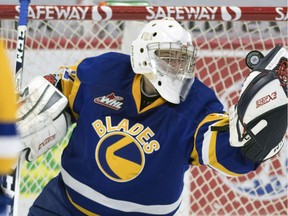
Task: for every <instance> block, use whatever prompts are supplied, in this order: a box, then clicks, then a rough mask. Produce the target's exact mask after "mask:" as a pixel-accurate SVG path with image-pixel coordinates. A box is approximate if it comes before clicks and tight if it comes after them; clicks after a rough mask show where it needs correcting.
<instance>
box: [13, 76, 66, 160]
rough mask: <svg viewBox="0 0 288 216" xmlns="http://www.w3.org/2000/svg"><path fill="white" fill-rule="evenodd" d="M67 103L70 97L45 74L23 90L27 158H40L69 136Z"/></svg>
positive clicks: (22, 133)
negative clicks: (67, 134)
mask: <svg viewBox="0 0 288 216" xmlns="http://www.w3.org/2000/svg"><path fill="white" fill-rule="evenodd" d="M67 104H68V100H67V98H66V97H65V96H64V95H63V94H62V93H61V92H60V91H59V90H58V89H56V88H55V87H54V86H53V85H52V84H51V83H50V82H48V81H47V80H46V79H45V78H43V77H36V78H34V79H33V80H32V81H31V82H30V83H29V85H28V86H27V87H26V88H25V89H24V90H23V92H22V93H21V95H20V102H19V108H18V115H17V117H18V129H19V132H20V136H21V141H22V143H23V145H24V146H25V147H24V151H26V152H25V157H26V160H28V161H33V160H36V159H37V158H38V157H39V156H40V155H42V154H43V153H45V152H46V151H47V150H49V149H50V148H51V147H52V146H53V145H55V144H56V143H58V142H59V141H60V140H61V139H62V138H63V137H64V136H65V135H66V132H67V130H68V127H69V125H70V117H69V115H67V114H65V112H64V110H65V108H66V106H67Z"/></svg>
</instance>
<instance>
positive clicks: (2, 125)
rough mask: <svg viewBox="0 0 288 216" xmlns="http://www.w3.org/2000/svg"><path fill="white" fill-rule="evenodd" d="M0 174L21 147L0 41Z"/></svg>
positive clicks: (11, 86)
mask: <svg viewBox="0 0 288 216" xmlns="http://www.w3.org/2000/svg"><path fill="white" fill-rule="evenodd" d="M0 72H1V79H0V101H1V102H0V175H3V174H7V173H9V172H10V170H11V168H12V167H13V165H14V164H15V163H16V162H17V159H18V153H19V151H20V149H21V144H20V139H19V137H18V134H17V130H16V94H15V89H14V83H13V79H12V72H11V70H10V68H9V63H8V59H7V56H6V54H5V50H4V48H3V44H2V42H1V41H0Z"/></svg>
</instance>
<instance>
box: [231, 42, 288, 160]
mask: <svg viewBox="0 0 288 216" xmlns="http://www.w3.org/2000/svg"><path fill="white" fill-rule="evenodd" d="M248 56H249V54H248V55H247V57H248ZM254 58H257V56H256V57H255V56H254ZM287 58H288V53H287V51H286V50H285V48H283V47H281V46H276V47H275V48H274V49H273V50H272V51H271V52H270V53H268V54H267V55H266V56H265V57H264V56H263V55H262V59H256V60H257V61H255V62H257V64H255V65H254V66H253V71H252V72H251V73H250V74H249V76H248V77H247V78H246V80H245V81H244V83H243V87H242V90H241V93H240V98H239V101H238V104H236V105H234V106H232V107H231V108H230V109H229V118H230V123H229V125H230V144H231V146H234V147H241V150H242V153H243V155H244V156H245V157H246V158H248V159H249V160H251V161H254V162H262V161H265V160H267V159H269V158H271V157H273V156H274V155H276V154H277V153H278V152H279V151H280V149H281V148H282V147H283V145H284V139H283V137H284V135H285V132H286V129H287V73H288V68H287V64H288V62H287ZM254 60H255V59H254ZM250 68H251V65H250Z"/></svg>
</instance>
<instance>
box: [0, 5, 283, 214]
mask: <svg viewBox="0 0 288 216" xmlns="http://www.w3.org/2000/svg"><path fill="white" fill-rule="evenodd" d="M0 9H1V11H2V12H1V14H0V17H1V21H0V25H1V26H0V37H1V38H4V40H5V41H6V42H7V43H6V44H7V48H8V51H9V55H10V59H11V66H12V67H14V62H15V57H16V40H17V30H16V29H17V16H18V11H19V7H17V6H12V5H2V6H0ZM165 16H173V17H175V18H176V19H177V20H179V21H181V24H182V25H183V26H185V27H186V28H187V29H189V31H190V32H191V33H192V35H193V39H194V43H195V45H196V46H197V48H198V60H197V65H196V68H197V75H196V76H197V77H199V79H200V80H202V81H203V82H204V83H205V84H207V85H208V86H209V87H211V88H212V89H214V90H215V91H216V93H217V95H218V96H219V98H220V100H221V101H222V102H223V104H224V106H225V107H226V109H228V107H229V106H230V105H231V104H233V103H235V102H236V101H237V98H238V96H239V90H240V88H241V84H242V81H243V79H244V78H245V77H246V76H247V74H248V73H249V69H248V67H247V66H246V65H245V56H246V55H247V53H248V52H250V51H251V50H260V51H261V52H262V53H263V54H266V53H267V52H268V51H269V50H271V49H272V48H273V47H274V46H275V45H277V44H282V45H284V46H285V47H286V48H287V46H288V41H287V40H288V39H287V33H288V32H287V8H282V7H258V8H252V7H251V8H250V7H224V6H223V7H192V6H186V7H185V6H181V7H165V6H163V7H161V6H154V7H153V6H147V7H145V6H143V7H142V6H139V7H129V6H127V7H121V6H105V5H102V6H99V5H98V6H80V5H77V6H30V8H29V23H28V35H27V42H26V48H25V49H26V50H25V63H24V78H23V83H24V85H25V84H27V83H28V81H29V80H31V79H32V78H33V77H35V76H38V75H44V74H49V73H55V72H57V68H58V67H59V66H62V65H71V64H74V63H75V62H77V61H78V60H81V59H83V58H85V57H88V56H92V55H98V54H101V53H104V52H108V51H121V52H126V53H127V52H128V50H129V48H127V47H129V44H130V42H131V39H133V37H135V36H136V35H137V34H135V33H136V32H138V31H139V30H140V29H141V28H142V26H143V23H145V22H146V21H147V20H150V19H160V18H163V17H165ZM285 20H286V22H285ZM72 129H73V128H71V129H70V131H69V133H68V135H67V136H66V137H65V138H64V139H63V141H62V142H61V143H59V144H58V145H56V146H55V147H54V148H53V149H51V150H50V151H48V152H47V153H46V154H45V155H43V156H41V157H40V158H39V159H38V160H37V161H35V162H30V163H27V162H24V163H23V166H22V167H23V169H22V171H21V188H20V207H19V212H21V214H19V215H26V213H27V211H28V208H29V206H30V205H31V203H32V202H33V200H34V199H35V198H36V196H37V195H38V194H39V193H40V192H41V190H42V189H43V187H44V186H45V184H46V183H47V182H48V181H49V179H51V178H53V177H54V176H55V175H57V174H58V173H59V161H60V157H61V153H62V150H63V148H64V147H65V146H66V145H67V142H68V139H69V134H70V133H71V131H72ZM286 141H287V139H286ZM284 148H285V149H283V150H282V151H281V152H280V154H279V155H277V156H276V157H275V158H274V159H272V160H269V161H267V162H265V163H263V164H262V165H261V166H260V168H259V169H258V170H257V171H255V172H252V173H250V174H248V175H245V176H243V177H237V178H228V177H225V176H222V175H220V174H219V173H216V172H215V171H213V170H212V169H210V168H207V167H202V166H200V167H194V166H193V167H191V169H190V170H189V171H188V172H187V173H186V176H185V182H186V183H185V191H184V200H183V204H182V206H181V208H180V209H179V211H178V212H177V214H176V215H179V216H180V215H181V216H182V215H183V216H184V215H286V214H287V211H288V207H287V205H288V201H287V195H288V192H287V190H288V189H287V188H288V180H287V179H288V178H287V172H288V156H287V144H286V145H285V147H284Z"/></svg>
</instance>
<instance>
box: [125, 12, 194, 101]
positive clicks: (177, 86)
mask: <svg viewBox="0 0 288 216" xmlns="http://www.w3.org/2000/svg"><path fill="white" fill-rule="evenodd" d="M195 58H196V49H195V47H194V46H193V45H192V37H191V34H190V33H189V32H188V31H186V30H185V29H184V28H183V27H182V26H181V25H180V24H179V23H178V22H177V21H175V20H174V19H173V18H166V19H162V20H154V21H151V22H149V23H148V24H147V25H146V26H145V27H144V28H143V29H142V31H141V33H140V34H139V36H138V38H137V39H136V40H134V41H133V42H132V47H131V64H132V68H133V70H134V72H135V73H137V74H143V75H145V77H147V78H148V79H149V81H150V82H151V83H152V85H153V86H154V88H155V89H156V90H157V91H158V92H159V94H160V95H161V96H162V97H163V98H164V99H165V100H167V101H169V102H171V103H174V104H179V103H180V101H184V100H185V98H186V96H187V94H188V93H189V90H190V88H191V86H192V84H193V81H194V68H195Z"/></svg>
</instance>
